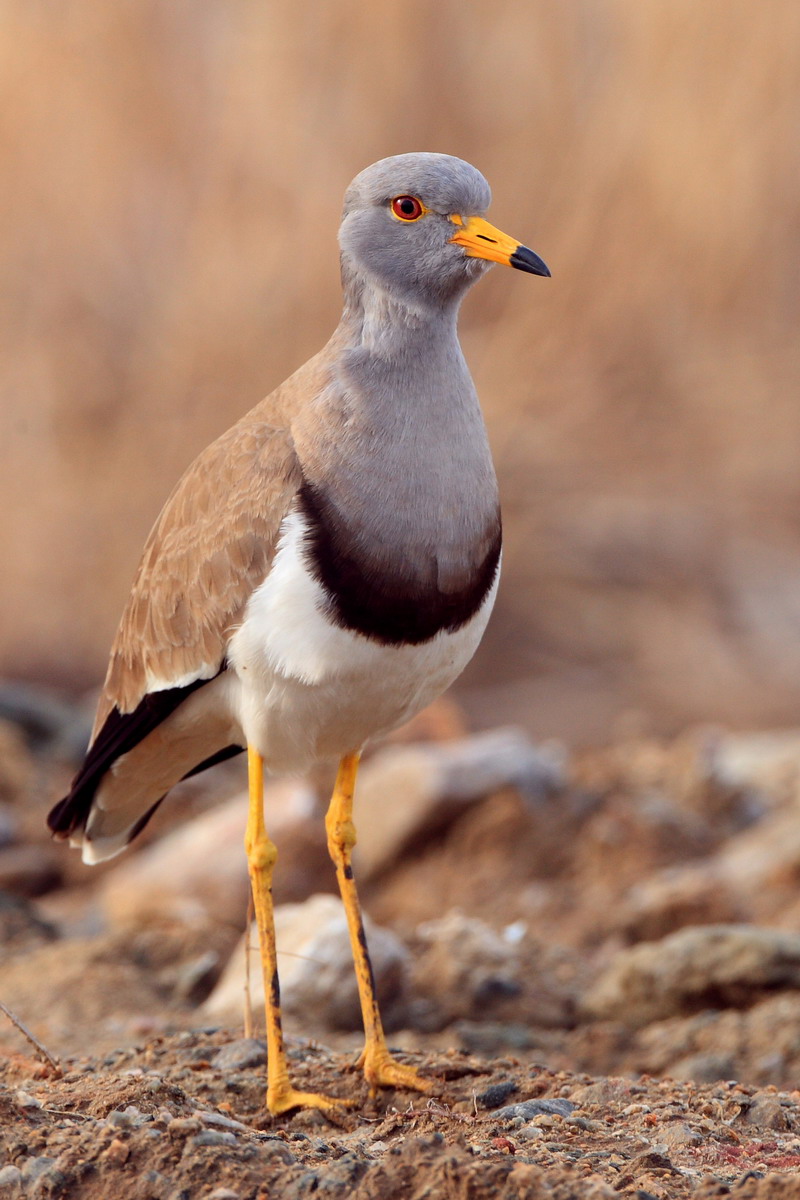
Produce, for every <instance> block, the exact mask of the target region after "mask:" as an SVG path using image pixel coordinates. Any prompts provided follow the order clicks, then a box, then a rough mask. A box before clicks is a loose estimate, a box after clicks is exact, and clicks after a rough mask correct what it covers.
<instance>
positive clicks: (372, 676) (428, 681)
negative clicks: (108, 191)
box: [228, 513, 499, 773]
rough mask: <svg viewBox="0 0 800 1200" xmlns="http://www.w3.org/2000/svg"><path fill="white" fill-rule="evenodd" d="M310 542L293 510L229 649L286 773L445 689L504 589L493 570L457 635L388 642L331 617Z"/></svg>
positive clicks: (243, 691) (266, 748)
mask: <svg viewBox="0 0 800 1200" xmlns="http://www.w3.org/2000/svg"><path fill="white" fill-rule="evenodd" d="M303 544H304V528H303V522H302V518H301V516H300V515H299V514H297V513H293V514H291V515H290V516H289V517H287V519H286V521H285V522H284V525H283V529H282V532H281V538H280V542H279V545H278V552H277V554H276V556H275V559H274V561H273V564H272V569H271V570H270V573H269V575H268V577H267V579H266V580H265V581H264V583H263V584H262V585H261V587H259V588H258V589H257V590H256V591H255V592H254V593H253V595H252V597H251V599H250V602H249V604H248V607H247V611H246V613H245V618H244V621H243V622H242V625H241V626H240V627H239V629H238V630H237V631H236V633H235V634H234V635H233V637H232V639H231V642H230V646H229V650H228V660H229V663H230V665H231V667H232V668H233V670H234V671H235V673H236V676H237V678H238V680H239V694H238V697H236V699H235V703H236V705H237V707H238V709H239V713H238V715H239V720H240V721H241V725H242V730H243V732H244V735H245V737H246V738H247V741H248V743H250V744H251V745H254V746H256V747H257V749H258V750H259V751H260V753H261V754H262V755H263V756H264V759H265V761H266V763H267V765H268V766H269V767H270V769H272V770H274V771H280V772H286V773H295V772H301V771H304V770H306V769H307V768H308V767H309V766H310V765H311V764H312V763H313V762H314V761H315V760H317V759H319V758H338V757H340V756H341V755H343V754H347V753H350V752H353V751H356V750H360V749H361V747H362V746H363V745H364V743H365V742H366V741H367V740H368V739H369V738H373V737H379V736H380V735H381V734H384V733H388V732H389V730H390V729H394V728H395V726H397V725H400V724H402V722H403V721H406V720H408V719H409V718H410V717H412V716H413V715H414V714H415V713H417V712H419V711H420V709H422V708H424V707H425V705H426V704H429V703H430V702H431V701H432V700H434V699H435V698H436V697H437V696H439V695H440V694H441V693H442V692H443V691H444V690H445V688H447V687H449V686H450V684H451V683H452V682H453V680H454V679H456V678H457V677H458V675H460V674H461V672H462V671H463V669H464V667H465V666H466V665H467V663H468V662H469V660H470V659H471V658H472V656H473V654H474V653H475V650H476V648H477V646H478V643H479V642H480V639H481V637H482V635H483V631H484V629H485V628H486V623H487V621H488V620H489V615H490V613H491V611H492V605H493V604H494V597H495V592H496V589H497V576H496V577H495V581H494V584H493V586H492V589H491V591H490V592H489V594H488V595H487V597H486V600H485V601H484V603H483V605H482V606H481V608H480V609H479V610H478V612H477V613H476V614H475V616H474V617H473V618H472V619H471V620H470V621H469V622H468V623H467V624H466V625H464V626H462V627H461V628H460V629H458V630H456V632H455V633H440V634H437V636H436V637H434V638H432V639H431V640H430V641H428V642H423V643H421V644H420V645H416V646H385V645H382V644H380V643H378V642H374V641H372V640H370V639H369V638H366V637H363V636H362V635H361V634H356V633H351V632H350V631H349V630H346V629H342V628H341V627H340V626H338V625H335V624H333V623H332V622H331V621H330V620H328V618H327V617H326V615H325V594H324V592H323V590H322V588H321V587H320V585H319V584H318V583H317V582H316V580H315V579H313V577H312V576H311V575H310V574H309V573H308V570H307V568H306V564H305V561H304V558H303V554H302V548H303ZM498 575H499V570H498Z"/></svg>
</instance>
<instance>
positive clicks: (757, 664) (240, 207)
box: [0, 0, 800, 741]
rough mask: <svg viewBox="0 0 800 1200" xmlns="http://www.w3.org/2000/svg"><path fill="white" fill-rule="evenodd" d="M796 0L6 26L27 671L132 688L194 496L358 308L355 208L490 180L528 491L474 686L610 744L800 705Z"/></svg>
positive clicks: (32, 16)
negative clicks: (462, 176) (117, 650)
mask: <svg viewBox="0 0 800 1200" xmlns="http://www.w3.org/2000/svg"><path fill="white" fill-rule="evenodd" d="M799 118H800V6H798V5H797V3H796V0H769V2H768V3H765V4H754V3H753V2H752V0H704V2H703V3H702V4H698V3H697V0H660V2H659V0H646V2H643V0H602V2H601V0H491V3H490V2H488V0H470V3H469V4H464V3H458V2H457V0H438V2H437V3H435V4H431V3H424V2H423V0H406V2H405V3H403V4H399V5H378V4H368V3H366V2H365V0H338V2H336V3H333V4H329V5H322V4H310V3H309V4H303V3H299V2H297V0H295V2H294V3H288V2H286V0H276V2H274V3H266V2H261V3H253V2H252V0H229V2H228V3H221V2H212V0H115V2H114V3H113V4H109V3H108V2H107V0H59V2H58V3H55V2H53V0H1V2H0V162H2V181H3V182H2V187H0V261H1V262H2V281H3V285H2V289H1V294H0V305H1V306H2V316H1V318H0V363H1V364H2V366H1V367H0V386H2V401H1V405H2V407H1V409H0V446H1V447H2V472H1V473H0V503H1V504H2V513H3V518H2V545H0V553H2V563H3V588H2V596H0V670H1V671H2V673H5V674H6V675H16V676H19V677H27V678H33V679H47V680H51V681H54V682H59V683H62V684H68V685H70V686H73V687H75V688H79V687H84V686H87V685H89V684H91V683H93V682H95V681H96V680H98V679H99V677H100V676H101V674H102V671H103V668H104V660H105V654H106V650H107V647H108V644H109V642H110V639H111V636H112V634H113V630H114V627H115V623H116V620H117V617H118V614H119V611H120V608H121V606H122V603H123V600H124V597H125V595H126V593H127V588H128V585H129V582H130V579H131V576H132V573H133V569H134V566H135V563H136V559H137V556H138V553H139V549H140V546H141V543H142V541H143V539H144V537H145V535H146V533H147V530H148V528H149V526H150V524H151V522H152V520H153V519H154V517H155V515H156V513H157V511H158V508H159V507H160V504H161V502H162V501H163V499H164V497H165V496H166V494H167V493H168V491H169V489H170V488H171V486H172V484H173V482H174V481H175V479H176V477H177V475H178V474H179V473H180V471H181V470H182V468H183V467H184V466H185V465H186V464H187V463H188V462H189V461H190V459H191V458H192V457H193V456H194V454H195V453H196V452H197V451H198V450H199V449H200V448H201V447H202V446H203V445H204V444H205V443H206V442H207V441H208V440H210V439H211V438H212V437H213V436H215V435H216V434H217V433H218V432H221V431H222V430H223V429H224V428H225V427H226V426H227V425H228V424H229V423H230V422H231V421H232V420H233V419H234V418H235V417H236V416H237V415H238V414H240V413H241V412H243V411H244V410H245V409H247V408H248V407H250V406H251V404H252V403H253V402H254V401H255V400H256V399H257V398H258V397H259V396H261V395H262V394H263V393H265V392H266V391H267V390H269V389H270V388H271V387H272V386H273V385H275V384H276V383H277V382H279V381H280V380H281V379H282V378H283V377H284V376H285V375H286V374H288V373H289V372H290V371H291V370H292V369H293V368H294V367H295V366H297V365H298V364H299V363H300V362H302V361H303V360H304V359H305V358H306V357H307V356H308V355H309V354H310V353H312V352H313V351H315V350H316V349H317V348H318V347H319V345H320V344H321V343H322V341H323V339H324V338H325V337H327V335H328V333H329V332H330V330H331V329H332V327H333V325H334V324H335V322H336V320H337V317H338V311H339V289H338V265H337V258H336V250H335V240H334V239H335V232H336V227H337V224H338V217H339V209H340V203H341V195H342V192H343V189H344V187H345V186H346V184H347V182H348V181H349V179H350V178H351V177H352V175H353V174H354V173H355V172H356V171H358V170H360V169H361V168H362V167H363V166H365V165H366V164H367V163H369V162H370V161H372V160H374V159H376V158H379V157H382V156H384V155H387V154H393V153H397V152H400V151H405V150H410V149H437V150H443V151H447V152H450V153H453V154H458V155H461V156H463V157H465V158H468V159H469V160H471V161H472V162H474V163H475V164H476V165H477V166H479V167H480V168H481V169H482V170H483V171H484V173H485V174H486V175H487V177H488V178H489V179H490V181H491V182H492V185H493V187H494V193H495V202H494V206H493V209H492V213H491V216H492V219H493V220H495V221H496V223H497V224H499V225H500V226H501V227H504V228H506V229H507V230H508V231H509V232H511V233H514V234H516V235H517V236H518V237H520V238H522V239H523V240H524V241H527V242H528V243H529V244H530V245H532V246H533V247H534V249H536V250H537V251H539V252H540V253H541V254H542V255H543V256H544V257H545V259H546V260H547V262H548V263H549V264H550V266H551V267H552V270H553V279H552V281H548V282H544V281H541V280H536V279H531V278H530V277H526V276H523V275H517V274H516V273H506V272H502V271H501V270H500V269H497V270H496V271H494V272H493V273H492V275H491V277H490V278H489V280H487V281H486V282H485V283H484V284H483V285H482V287H481V288H480V289H478V290H477V291H476V292H475V293H474V294H473V296H472V297H470V299H469V301H468V302H467V305H466V307H465V312H464V317H463V321H462V330H463V340H464V343H465V349H466V352H467V356H468V358H469V360H470V362H471V365H472V367H473V372H474V375H475V378H476V382H477V384H478V387H479V391H480V392H481V395H482V398H483V400H484V405H485V410H486V415H487V421H488V423H489V426H490V433H491V437H492V441H493V444H494V447H495V451H496V457H497V462H498V466H499V471H500V476H501V487H502V491H503V495H504V499H505V513H506V528H507V543H506V544H507V550H506V556H505V574H504V584H503V588H502V594H501V598H500V601H499V604H498V608H497V611H496V615H495V618H494V620H493V624H492V626H491V632H490V634H489V635H488V637H487V639H486V642H485V644H484V647H483V649H482V651H481V653H480V656H479V658H478V660H477V661H476V663H475V664H474V666H473V667H472V668H471V669H470V671H469V673H468V675H467V677H466V679H465V682H464V690H463V692H462V694H463V695H464V696H465V697H466V701H467V703H468V704H469V705H470V706H471V708H472V710H473V712H474V714H475V717H476V719H477V720H478V721H483V722H485V723H490V722H492V721H495V720H498V719H508V718H513V719H516V720H518V721H521V722H523V723H525V724H527V725H529V726H530V727H531V728H532V729H534V730H536V731H538V732H539V733H544V734H551V733H560V734H563V735H565V736H567V737H569V738H571V739H574V740H578V741H586V740H589V739H592V738H595V737H600V736H603V735H604V734H605V733H606V732H608V730H609V728H610V727H611V726H612V725H613V723H614V722H615V721H616V720H617V719H618V717H619V715H620V714H621V713H624V712H626V711H629V710H632V709H633V710H636V711H639V712H641V713H644V714H646V717H647V719H648V720H650V721H652V722H653V723H654V724H655V725H656V726H657V727H661V728H664V729H672V728H675V727H677V726H679V725H680V724H682V723H684V722H686V721H688V720H695V719H703V720H724V721H728V722H732V723H736V724H749V723H754V724H761V725H766V724H774V723H791V722H794V721H795V720H796V715H797V713H798V706H799V703H800V396H799V391H800V389H798V382H800V351H798V349H797V347H796V336H795V327H796V324H797V313H798V306H799V305H800V267H799V266H798V263H800V255H799V254H798V251H799V250H800V245H799V244H798V243H800V207H799V206H798V178H800V129H799V127H798V120H799Z"/></svg>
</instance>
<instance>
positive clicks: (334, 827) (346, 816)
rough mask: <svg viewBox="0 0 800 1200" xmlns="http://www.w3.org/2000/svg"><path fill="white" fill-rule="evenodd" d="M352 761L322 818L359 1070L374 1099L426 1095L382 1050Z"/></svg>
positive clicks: (342, 767)
mask: <svg viewBox="0 0 800 1200" xmlns="http://www.w3.org/2000/svg"><path fill="white" fill-rule="evenodd" d="M358 760H359V755H358V754H346V755H345V756H344V758H343V759H342V760H341V762H340V763H339V771H338V774H337V776H336V784H335V786H334V789H333V796H332V797H331V802H330V805H329V806H328V812H327V815H326V817H325V829H326V831H327V834H328V850H329V852H330V856H331V858H332V859H333V862H334V864H335V866H336V878H337V880H338V882H339V891H340V892H341V894H342V901H343V902H344V908H345V912H346V914H347V927H348V929H349V931H350V945H351V946H352V948H353V960H354V962H355V968H356V980H357V981H358V995H359V999H360V1000H361V1014H362V1017H363V1020H364V1033H365V1035H366V1042H365V1045H364V1051H363V1053H362V1055H361V1058H360V1059H359V1066H361V1067H363V1069H364V1075H365V1077H366V1080H367V1083H368V1084H369V1086H370V1094H371V1095H374V1094H375V1091H376V1089H377V1088H379V1087H404V1088H413V1089H414V1090H415V1091H418V1092H429V1091H431V1088H432V1085H431V1084H430V1083H428V1082H427V1080H425V1079H423V1078H422V1077H421V1076H420V1075H418V1074H417V1072H416V1071H415V1070H414V1068H413V1067H406V1066H403V1064H402V1063H399V1062H397V1061H396V1060H395V1059H394V1058H392V1056H391V1054H390V1053H389V1049H388V1047H387V1045H386V1036H385V1034H384V1032H383V1025H382V1023H381V1014H380V1012H379V1010H378V998H377V996H376V995H375V978H374V976H373V973H372V964H371V962H370V960H369V951H368V950H367V939H366V937H365V934H364V922H363V920H362V917H361V908H360V906H359V903H358V893H357V892H356V885H355V881H354V879H353V868H352V864H351V857H352V851H353V846H354V845H355V844H356V829H355V825H354V824H353V793H354V791H355V785H356V775H357V774H358Z"/></svg>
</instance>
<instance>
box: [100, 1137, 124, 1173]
mask: <svg viewBox="0 0 800 1200" xmlns="http://www.w3.org/2000/svg"><path fill="white" fill-rule="evenodd" d="M130 1155H131V1148H130V1146H126V1145H125V1143H124V1142H122V1141H120V1139H119V1138H114V1140H113V1142H111V1144H110V1145H109V1146H107V1147H106V1149H105V1150H104V1151H103V1153H102V1154H101V1156H100V1157H101V1158H103V1159H105V1161H106V1162H107V1163H108V1164H109V1166H111V1167H121V1166H123V1165H124V1164H125V1163H126V1162H127V1161H128V1159H129V1158H130Z"/></svg>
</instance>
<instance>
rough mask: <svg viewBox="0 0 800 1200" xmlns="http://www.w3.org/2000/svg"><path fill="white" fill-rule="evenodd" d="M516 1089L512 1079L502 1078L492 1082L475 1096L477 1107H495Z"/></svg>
mask: <svg viewBox="0 0 800 1200" xmlns="http://www.w3.org/2000/svg"><path fill="white" fill-rule="evenodd" d="M516 1090H517V1085H516V1084H515V1083H514V1081H513V1079H504V1080H503V1081H502V1082H501V1083H493V1084H492V1085H491V1087H488V1088H486V1090H485V1091H483V1092H479V1093H478V1095H477V1096H476V1097H475V1100H476V1102H477V1104H478V1108H497V1107H498V1105H500V1104H502V1103H503V1101H504V1100H507V1099H508V1097H509V1096H512V1095H513V1094H514V1092H515V1091H516Z"/></svg>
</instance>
